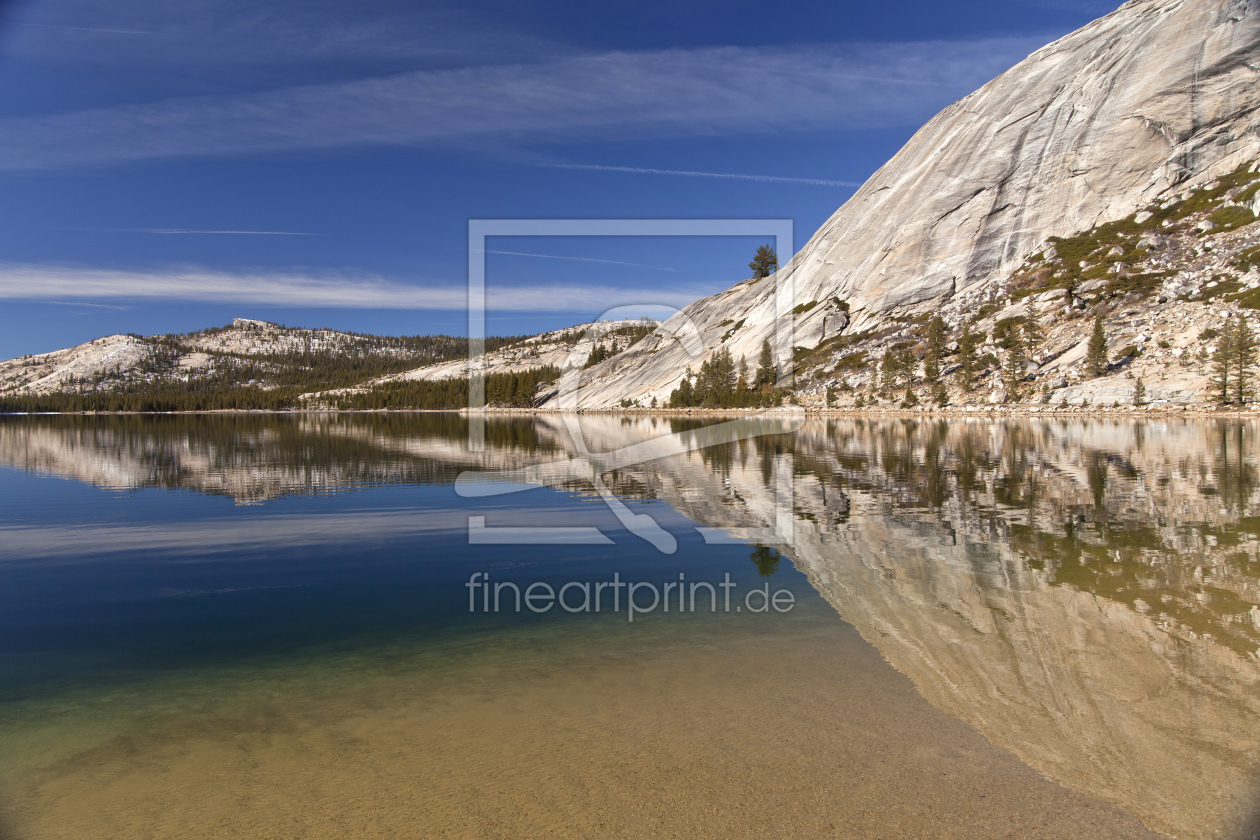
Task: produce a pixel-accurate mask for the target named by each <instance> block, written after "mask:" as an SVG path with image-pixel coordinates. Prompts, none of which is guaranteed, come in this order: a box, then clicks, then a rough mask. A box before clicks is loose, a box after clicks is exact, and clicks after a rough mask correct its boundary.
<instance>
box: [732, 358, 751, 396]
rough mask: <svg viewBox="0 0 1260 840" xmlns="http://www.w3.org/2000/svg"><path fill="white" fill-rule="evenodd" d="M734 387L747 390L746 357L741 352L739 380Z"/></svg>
mask: <svg viewBox="0 0 1260 840" xmlns="http://www.w3.org/2000/svg"><path fill="white" fill-rule="evenodd" d="M735 388H736V390H738V391H747V390H748V357H747V356H745V355H743V354H741V355H740V357H739V382H737V383H736V385H735Z"/></svg>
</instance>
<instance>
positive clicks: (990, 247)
mask: <svg viewBox="0 0 1260 840" xmlns="http://www.w3.org/2000/svg"><path fill="white" fill-rule="evenodd" d="M1257 67H1260V3H1257V2H1256V0H1194V1H1193V2H1192V1H1191V0H1135V2H1130V3H1126V4H1125V5H1124V6H1122V7H1121V8H1120V9H1119V10H1117V11H1116V12H1114V13H1113V14H1110V15H1108V16H1106V17H1104V18H1101V19H1099V20H1097V21H1095V22H1093V23H1091V24H1089V25H1088V26H1086V27H1084V28H1082V29H1080V30H1078V31H1076V32H1074V33H1072V34H1070V35H1068V36H1066V37H1064V38H1062V39H1060V40H1059V41H1056V42H1055V43H1053V44H1050V45H1049V46H1047V47H1045V48H1043V49H1041V50H1038V51H1037V52H1036V53H1034V54H1033V55H1031V56H1030V57H1029V58H1027V59H1026V60H1025V61H1023V62H1021V63H1020V64H1019V65H1017V66H1016V67H1014V68H1012V69H1011V70H1010V71H1008V72H1007V73H1005V74H1003V75H1002V76H1000V77H998V78H997V79H995V80H994V81H992V82H990V83H989V84H987V85H985V86H984V87H983V88H981V89H980V90H978V91H976V92H975V93H973V94H971V95H970V96H968V97H966V98H965V99H963V100H961V101H959V102H957V103H955V104H954V105H951V106H950V107H948V108H946V109H945V110H944V111H942V112H941V113H940V114H938V115H937V116H936V117H935V118H933V119H932V120H931V121H930V122H929V123H928V124H927V125H925V126H924V127H923V128H922V129H921V130H920V131H919V132H918V133H917V134H915V136H914V137H913V138H912V139H911V140H910V142H909V143H907V144H906V146H905V147H904V148H903V149H902V150H901V151H900V152H898V153H897V155H896V156H895V157H894V158H893V159H892V160H891V161H889V162H888V163H887V164H886V165H884V166H883V167H882V168H880V169H879V171H878V172H876V173H875V174H874V175H873V176H872V177H871V178H870V180H869V181H867V182H866V184H865V185H864V186H863V187H862V188H861V189H860V190H859V191H858V192H857V194H856V195H854V197H853V198H852V199H850V200H849V201H848V202H847V203H846V204H845V205H844V206H843V207H841V208H840V209H839V210H838V211H837V212H836V214H835V215H834V216H832V217H831V219H829V220H828V221H827V223H826V224H824V225H823V226H822V228H820V229H819V230H818V231H817V233H815V234H814V235H813V237H811V239H810V240H809V242H808V243H807V244H806V245H805V247H804V248H802V249H801V250H800V251H799V252H798V253H797V254H796V255H795V256H794V257H793V258H792V259H791V260H790V261H789V262H788V263H787V264H786V265H785V266H784V267H783V268H782V269H781V270H780V271H779V272H778V274H777V275H774V276H771V277H770V278H767V279H764V280H761V281H756V282H754V281H746V282H744V283H741V284H739V285H736V286H734V287H732V288H731V289H728V290H727V291H725V292H722V293H720V294H717V295H714V296H712V297H709V298H705V299H703V300H700V301H697V302H696V303H694V304H692V305H691V306H689V307H687V308H686V309H685V310H683V312H682V313H680V314H678V315H676V316H675V317H674V318H673V319H671V322H672V323H671V322H667V324H666V327H667V328H671V330H670V331H671V332H674V333H676V332H678V326H679V324H681V323H683V322H685V321H690V322H691V323H692V324H694V325H695V326H696V328H698V329H699V331H700V333H701V335H703V336H704V338H705V345H706V353H712V352H714V351H715V350H716V349H718V347H726V348H728V349H730V350H731V351H732V353H733V354H734V355H735V356H736V357H738V356H740V355H746V356H747V357H748V358H750V359H755V358H756V357H757V353H758V351H759V349H760V347H761V343H762V341H763V339H765V338H767V337H772V336H773V333H774V326H775V321H776V309H775V288H776V285H778V284H781V283H785V282H790V283H791V284H792V287H793V289H794V291H793V297H794V301H795V303H796V304H797V307H798V309H799V310H804V311H800V312H798V314H797V315H795V316H794V321H795V323H794V330H795V339H794V342H793V343H794V344H795V345H799V346H803V347H815V346H817V345H818V344H819V343H820V342H822V341H823V340H824V339H826V338H830V337H831V336H830V335H828V334H827V333H828V332H829V331H831V330H833V329H838V325H839V323H840V322H841V319H840V318H839V317H838V316H839V309H838V306H837V305H838V304H839V302H841V301H843V302H845V303H847V304H848V307H849V310H848V313H847V318H846V319H844V320H846V321H847V320H851V322H852V323H846V328H847V330H848V331H850V332H861V331H864V330H873V329H877V328H880V327H883V326H886V325H887V324H888V323H889V322H890V319H892V318H893V317H895V316H903V317H904V316H914V315H917V314H919V313H923V312H926V311H929V310H931V309H935V308H938V307H940V306H941V305H942V304H943V303H945V302H947V301H949V300H951V299H954V298H955V297H958V296H960V295H963V294H967V293H970V294H971V295H972V296H973V297H975V296H976V295H977V293H978V292H979V291H980V290H983V289H984V288H986V287H988V286H990V285H991V284H994V283H996V282H997V281H999V280H1001V279H1003V278H1005V277H1007V276H1009V275H1010V274H1011V273H1012V272H1013V271H1015V270H1016V269H1018V268H1019V267H1020V265H1021V264H1022V263H1023V262H1024V260H1025V259H1026V258H1027V257H1029V256H1030V255H1032V254H1034V253H1036V252H1037V251H1039V250H1041V249H1042V248H1043V247H1044V246H1045V244H1046V242H1047V240H1048V238H1049V237H1051V236H1068V235H1071V234H1073V233H1076V232H1079V231H1086V230H1089V229H1090V228H1092V227H1094V226H1095V225H1098V224H1100V223H1104V222H1109V221H1113V220H1117V219H1122V218H1124V217H1126V216H1129V215H1130V214H1133V213H1135V212H1136V211H1138V210H1140V209H1142V208H1143V207H1145V206H1146V205H1147V204H1149V203H1151V202H1153V201H1156V200H1157V199H1160V198H1163V197H1165V196H1168V195H1170V194H1175V193H1178V192H1182V191H1185V190H1187V189H1190V188H1193V187H1195V186H1198V185H1202V184H1206V183H1208V182H1210V181H1212V180H1213V179H1215V178H1218V177H1220V176H1223V175H1225V174H1227V173H1230V172H1232V171H1234V170H1235V169H1236V168H1237V167H1239V165H1240V164H1244V163H1247V162H1250V161H1254V160H1255V159H1257V158H1258V157H1260V126H1258V122H1260V120H1258V117H1257V108H1258V107H1260V78H1258V77H1260V71H1258V70H1257ZM811 304H812V306H811ZM723 324H725V325H727V326H729V325H731V324H735V325H738V328H737V329H735V330H733V331H730V330H728V328H727V326H722V325H723ZM727 332H732V334H731V335H729V336H727V337H725V338H724V339H723V336H725V335H726V333H727ZM664 333H665V331H662V335H660V336H657V337H656V338H654V339H650V340H648V341H644V342H641V343H640V344H639V345H638V346H636V347H635V348H632V349H631V350H630V351H628V352H626V353H623V354H621V356H620V357H618V358H616V359H613V360H610V361H609V362H606V363H605V364H604V366H602V367H599V368H596V369H594V370H592V371H590V372H589V374H590V375H589V376H588V377H586V380H585V384H584V385H583V387H582V389H581V392H580V399H579V402H580V403H581V404H582V405H586V406H606V405H613V404H616V403H618V402H620V401H621V400H623V399H631V400H640V401H643V402H646V401H647V400H649V399H650V398H651V397H653V396H655V397H656V398H658V399H663V398H665V397H667V396H668V394H669V392H670V391H671V390H672V389H673V388H674V387H675V386H676V385H677V384H678V382H679V381H680V379H681V377H682V375H683V373H684V371H685V369H686V368H687V367H688V366H690V367H692V368H695V367H696V366H697V365H698V364H699V363H700V361H702V359H703V358H704V357H703V356H701V357H695V356H692V355H691V354H690V353H688V352H687V350H686V348H685V347H684V345H683V344H682V343H681V342H678V341H677V340H674V339H673V338H672V337H670V336H669V335H666V334H664ZM780 361H781V362H782V363H786V361H787V359H786V358H783V359H781V360H780Z"/></svg>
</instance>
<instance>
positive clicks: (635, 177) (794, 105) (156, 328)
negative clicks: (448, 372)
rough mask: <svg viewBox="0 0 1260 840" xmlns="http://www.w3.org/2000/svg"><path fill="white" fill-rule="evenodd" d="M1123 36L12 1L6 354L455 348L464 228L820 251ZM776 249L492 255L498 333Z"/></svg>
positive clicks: (798, 11)
mask: <svg viewBox="0 0 1260 840" xmlns="http://www.w3.org/2000/svg"><path fill="white" fill-rule="evenodd" d="M1114 8H1115V2H1114V0H1113V1H1112V2H1091V1H1090V0H1079V2H1073V0H1062V2H1056V0H1026V1H1025V2H1019V1H1018V0H1008V1H1007V2H999V0H980V2H975V0H970V1H969V2H946V1H945V0H936V2H926V0H902V2H899V3H895V4H892V3H850V2H833V3H830V4H819V3H806V2H795V0H788V1H787V2H783V1H782V0H780V2H774V3H768V2H729V0H728V2H722V3H718V2H709V1H708V0H672V2H647V3H637V4H590V3H572V2H499V0H489V1H488V2H483V1H481V0H474V2H467V1H465V2H459V3H453V2H452V3H390V2H364V0H358V2H326V0H305V1H304V2H288V1H287V0H286V1H285V2H276V0H254V2H249V3H245V2H238V0H180V2H172V1H171V0H129V1H128V2H119V0H112V1H111V2H106V1H105V0H45V1H44V2H41V1H40V0H32V1H31V2H23V3H12V2H9V3H0V357H3V358H9V357H13V356H18V355H23V354H26V353H36V352H44V351H48V350H52V349H56V348H58V347H63V346H68V345H71V344H75V343H79V342H82V341H86V340H89V339H91V338H95V337H99V336H101V335H107V334H110V333H115V332H138V333H143V334H151V333H159V332H176V331H185V330H191V329H197V328H201V327H205V326H213V325H219V324H223V323H226V322H227V321H229V320H230V319H231V318H233V317H256V318H265V319H268V320H275V321H281V322H284V323H288V324H294V325H303V326H331V327H336V328H342V329H352V330H358V331H370V332H383V333H408V334H415V333H432V332H446V333H453V334H463V333H464V332H465V330H466V323H465V321H466V316H465V312H464V309H463V289H464V283H465V272H466V261H467V260H466V249H467V238H466V231H467V222H468V219H470V218H520V217H526V218H553V217H560V218H627V217H628V218H637V217H652V218H660V217H667V218H675V217H683V218H790V219H793V220H794V222H795V226H796V244H797V246H798V247H799V246H800V245H801V244H803V243H804V242H805V241H806V239H808V237H809V235H810V234H811V233H812V232H813V231H814V230H815V229H816V228H817V227H818V226H819V225H820V224H821V223H822V222H823V221H824V220H825V219H826V218H827V217H828V216H830V215H831V214H832V213H833V212H834V211H835V210H836V208H837V207H839V206H840V205H841V204H842V203H843V202H844V201H845V200H846V199H847V198H849V196H851V195H852V194H853V192H854V190H855V188H856V185H858V184H860V183H861V182H862V181H864V180H865V179H866V178H867V177H869V176H870V174H871V173H872V172H874V171H875V169H877V168H878V167H879V166H880V165H881V164H882V163H883V162H884V161H886V160H887V159H888V158H889V157H891V156H892V155H893V154H894V153H895V152H896V151H897V149H898V148H899V147H900V146H901V145H902V144H903V143H904V142H905V141H906V140H907V139H908V138H909V137H910V135H911V134H913V132H914V131H915V130H916V129H917V128H918V127H919V126H920V125H922V123H923V122H925V121H926V120H927V119H929V118H930V117H931V116H932V115H933V114H934V113H935V112H937V111H938V110H940V109H941V108H942V107H944V106H946V105H948V104H949V103H950V102H952V101H954V100H956V99H958V98H960V97H961V96H964V95H966V94H967V93H969V92H970V91H972V90H974V89H975V88H977V87H979V86H980V85H981V84H983V83H984V82H986V81H988V80H989V79H991V78H993V77H994V76H996V75H998V74H999V73H1001V72H1002V71H1004V70H1005V69H1007V68H1008V67H1010V66H1011V65H1013V64H1014V63H1016V62H1017V61H1019V60H1020V59H1022V58H1023V57H1024V56H1026V55H1027V54H1028V53H1030V52H1031V51H1033V50H1034V49H1036V48H1037V47H1039V46H1041V45H1043V44H1045V43H1048V42H1049V41H1051V40H1054V39H1055V38H1057V37H1059V36H1061V35H1063V34H1065V33H1067V32H1069V31H1071V30H1073V29H1075V28H1077V27H1079V26H1081V25H1083V24H1085V23H1087V22H1088V21H1090V20H1092V19H1094V18H1096V17H1098V16H1100V15H1102V14H1106V13H1108V12H1110V11H1112V10H1113V9H1114ZM687 173H699V174H687ZM757 244H758V242H757V241H755V240H744V239H704V240H693V239H673V240H661V239H636V240H629V239H615V240H613V239H588V240H577V239H523V238H522V239H496V240H492V242H491V244H490V250H491V251H493V252H496V253H491V254H490V255H489V256H488V290H489V302H490V306H491V312H490V322H489V331H490V332H491V333H496V334H520V333H525V332H536V331H539V330H543V329H553V328H557V327H560V326H564V325H568V324H572V323H578V322H581V321H583V320H587V319H589V318H590V317H593V316H595V315H597V314H598V313H599V312H601V311H603V310H604V309H606V308H609V307H612V306H615V305H617V304H620V303H626V302H634V303H642V302H644V301H648V300H651V301H658V302H660V303H662V304H666V305H674V306H677V305H682V304H683V303H685V302H687V301H688V300H690V299H694V298H695V297H698V296H700V295H703V294H708V293H712V292H715V291H718V290H720V289H723V288H726V287H727V286H729V285H731V284H733V283H736V282H738V281H740V280H742V279H744V278H745V277H746V276H747V269H746V264H747V262H748V260H749V259H750V258H751V253H752V251H753V250H755V247H756V245H757Z"/></svg>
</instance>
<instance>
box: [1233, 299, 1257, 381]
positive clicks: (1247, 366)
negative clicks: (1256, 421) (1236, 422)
mask: <svg viewBox="0 0 1260 840" xmlns="http://www.w3.org/2000/svg"><path fill="white" fill-rule="evenodd" d="M1231 350H1232V352H1231V355H1232V356H1233V360H1234V393H1236V394H1237V395H1238V402H1240V403H1245V402H1247V399H1248V398H1250V397H1253V396H1254V394H1253V392H1254V383H1253V382H1252V380H1253V378H1254V376H1255V367H1256V334H1255V333H1254V332H1252V330H1251V325H1250V324H1248V323H1247V319H1246V318H1245V317H1244V316H1242V315H1239V316H1238V325H1237V326H1236V327H1234V346H1233V347H1232V348H1231Z"/></svg>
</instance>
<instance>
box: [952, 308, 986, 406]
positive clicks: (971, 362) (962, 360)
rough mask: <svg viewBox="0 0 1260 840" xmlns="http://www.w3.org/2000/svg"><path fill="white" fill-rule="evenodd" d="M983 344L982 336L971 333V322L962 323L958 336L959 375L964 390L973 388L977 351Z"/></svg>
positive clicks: (977, 363) (977, 359) (977, 361)
mask: <svg viewBox="0 0 1260 840" xmlns="http://www.w3.org/2000/svg"><path fill="white" fill-rule="evenodd" d="M983 342H984V336H983V335H982V334H980V333H978V332H972V330H971V322H969V321H964V322H963V327H962V334H961V335H960V336H958V363H959V365H960V369H959V373H960V374H961V375H962V386H963V389H964V390H967V391H970V390H971V389H972V388H974V387H975V382H976V371H977V370H978V369H979V367H980V355H979V350H980V345H981V344H982V343H983Z"/></svg>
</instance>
